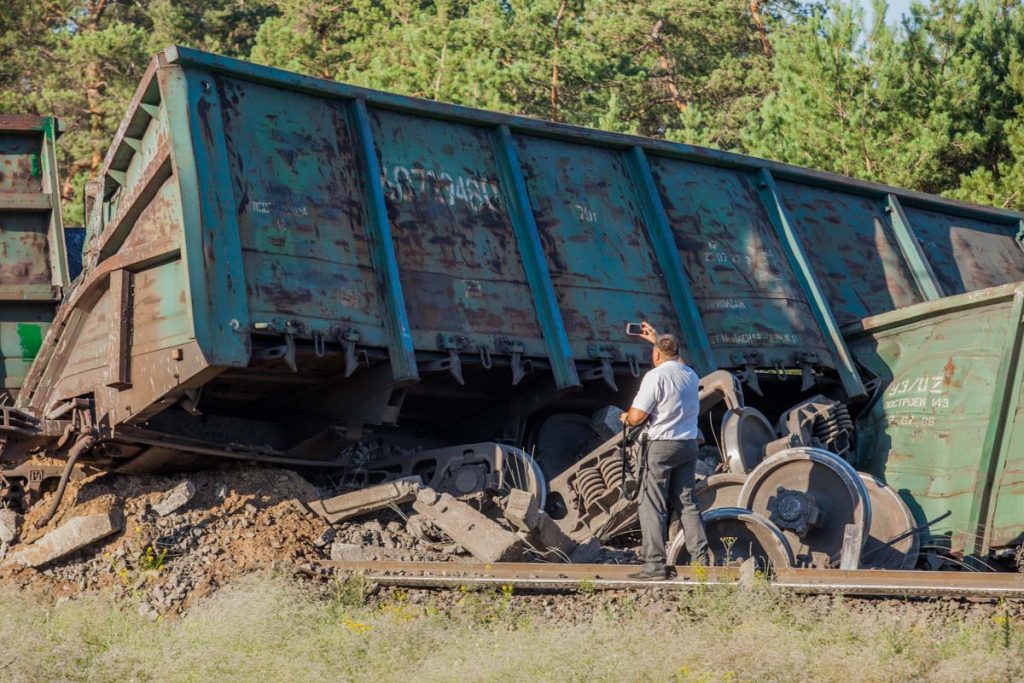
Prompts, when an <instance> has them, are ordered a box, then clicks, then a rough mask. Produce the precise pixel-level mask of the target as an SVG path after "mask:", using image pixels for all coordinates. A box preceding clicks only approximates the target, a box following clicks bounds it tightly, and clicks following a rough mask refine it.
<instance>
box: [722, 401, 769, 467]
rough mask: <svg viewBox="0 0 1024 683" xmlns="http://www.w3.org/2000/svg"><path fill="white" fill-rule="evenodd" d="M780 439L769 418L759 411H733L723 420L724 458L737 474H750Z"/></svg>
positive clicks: (740, 409)
mask: <svg viewBox="0 0 1024 683" xmlns="http://www.w3.org/2000/svg"><path fill="white" fill-rule="evenodd" d="M776 438H777V437H776V436H775V430H774V429H773V428H772V425H771V423H770V422H768V418H766V417H765V416H764V415H763V414H762V413H761V411H759V410H757V409H756V408H751V407H749V406H748V407H746V408H737V409H736V410H729V411H727V412H726V413H725V417H724V418H722V459H723V460H724V461H725V464H726V467H728V468H729V471H730V472H732V473H733V474H747V473H749V472H751V471H753V469H754V468H755V467H757V464H758V463H759V462H761V459H762V458H763V457H764V447H765V446H767V445H768V444H769V443H771V442H772V441H774V440H775V439H776Z"/></svg>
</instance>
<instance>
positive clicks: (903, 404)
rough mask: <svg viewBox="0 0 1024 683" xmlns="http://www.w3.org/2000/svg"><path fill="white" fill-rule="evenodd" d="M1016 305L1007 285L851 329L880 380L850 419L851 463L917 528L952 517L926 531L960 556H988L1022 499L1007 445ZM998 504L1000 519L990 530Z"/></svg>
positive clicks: (1014, 383)
mask: <svg viewBox="0 0 1024 683" xmlns="http://www.w3.org/2000/svg"><path fill="white" fill-rule="evenodd" d="M1022 301H1024V295H1022V294H1020V293H1019V292H1018V291H1017V290H1016V289H1014V288H1012V287H1010V286H1006V287H1002V288H997V289H993V290H987V291H986V292H984V293H977V294H968V295H961V296H957V297H949V298H946V299H942V300H939V301H936V302H928V303H925V304H921V305H918V306H913V307H910V308H906V309H902V310H899V311H894V312H891V313H887V314H883V315H880V316H876V317H873V318H868V319H866V320H864V321H863V322H862V323H860V324H858V325H856V326H851V330H850V332H849V334H848V338H849V345H850V349H851V351H852V352H853V354H854V356H855V357H856V358H857V360H858V361H859V362H860V363H861V364H863V365H864V367H866V368H867V369H868V370H869V371H871V372H872V373H874V374H875V375H877V376H878V378H879V379H880V381H881V384H880V386H879V388H878V392H877V394H876V397H875V398H874V400H873V401H872V403H871V404H870V405H869V406H868V408H867V409H866V410H865V411H864V412H863V413H862V414H861V416H860V417H859V418H858V425H857V427H858V431H857V458H858V462H859V464H860V466H861V467H863V468H864V469H867V470H868V471H871V472H872V473H873V474H876V475H878V476H880V477H882V478H883V479H884V480H885V481H886V483H888V484H889V485H890V486H892V487H893V488H895V489H896V490H897V491H899V492H900V494H901V495H902V496H903V497H904V499H905V500H906V501H907V503H908V505H909V506H910V508H911V510H912V511H913V513H914V515H915V517H916V518H917V521H918V522H921V523H924V522H925V521H927V520H929V519H933V518H935V517H938V516H939V515H941V514H942V513H944V512H946V511H947V510H951V511H952V513H953V514H952V516H951V517H949V518H948V519H947V520H945V521H943V522H942V523H940V524H939V525H937V526H936V527H933V528H932V529H930V530H929V531H928V532H927V535H928V536H929V537H930V542H932V543H936V544H941V545H943V546H946V547H950V548H952V549H953V550H954V551H957V552H967V553H968V554H970V553H975V552H979V551H987V549H988V548H989V547H993V546H997V545H1001V544H1007V543H1012V542H1013V537H1012V536H1013V533H1016V534H1019V533H1020V514H1019V513H1020V509H1021V508H1020V505H1021V492H1020V491H1019V490H1017V489H1015V488H1014V487H1013V485H1012V484H1013V481H1014V477H1015V476H1019V475H1014V472H1015V471H1017V470H1020V469H1021V464H1022V463H1021V460H1022V458H1024V453H1019V452H1015V451H1014V450H1013V449H1014V448H1015V447H1016V448H1019V443H1020V440H1021V438H1022V432H1021V431H1020V430H1021V429H1022V428H1024V423H1021V422H1016V423H1013V422H1012V420H1013V419H1014V417H1013V416H1014V415H1015V414H1016V412H1017V408H1016V407H1015V405H1014V404H1013V403H1012V402H1011V401H1010V400H1009V398H1010V397H1011V396H1016V395H1018V394H1019V391H1020V382H1021V379H1020V374H1019V369H1020V366H1019V360H1020V358H1019V356H1020V332H1021V320H1020V317H1021V302H1022ZM855 327H856V328H859V329H857V330H853V329H852V328H855ZM1007 424H1009V425H1010V426H1009V428H1008V427H1007ZM1000 471H1002V472H1003V474H1002V475H1001V476H1002V477H1003V483H1002V484H1000V483H999V476H1000V474H999V473H1000ZM1006 472H1008V474H1006ZM994 505H995V507H994ZM1014 506H1015V507H1014ZM994 509H998V510H1000V511H1001V515H1002V517H1001V518H1000V520H1001V521H1000V524H1001V526H999V525H997V526H996V527H995V528H993V527H992V526H991V525H990V524H989V523H988V520H989V519H990V518H991V516H992V512H993V510H994ZM1010 509H1015V510H1016V520H1015V522H1012V523H1010V522H1008V520H1006V519H1005V518H1006V515H1007V514H1008V510H1010ZM1007 532H1010V535H1009V536H1007ZM1018 542H1019V540H1018Z"/></svg>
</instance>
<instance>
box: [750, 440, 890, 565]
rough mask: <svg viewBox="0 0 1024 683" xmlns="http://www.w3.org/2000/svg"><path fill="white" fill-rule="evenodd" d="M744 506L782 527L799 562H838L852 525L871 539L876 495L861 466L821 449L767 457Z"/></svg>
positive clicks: (752, 480) (752, 481)
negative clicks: (862, 475)
mask: <svg viewBox="0 0 1024 683" xmlns="http://www.w3.org/2000/svg"><path fill="white" fill-rule="evenodd" d="M738 504H739V506H740V507H745V508H747V509H749V510H751V511H753V512H756V513H758V514H760V515H763V516H764V517H766V518H768V519H769V520H771V521H772V522H774V523H775V525H776V526H778V527H779V528H780V529H781V530H782V533H783V534H784V535H785V536H786V540H787V541H789V545H790V547H791V548H792V549H793V556H794V558H795V560H796V563H797V565H799V566H813V567H820V568H825V567H834V566H838V564H839V560H840V554H841V552H842V548H843V538H844V534H845V531H846V526H847V525H848V524H854V525H856V527H857V529H858V530H859V532H860V533H861V534H862V539H866V538H867V530H868V529H869V528H870V525H871V502H870V498H869V496H868V492H867V489H866V488H865V486H864V484H863V482H862V481H861V479H860V477H859V476H858V474H857V472H856V470H854V469H853V467H851V466H850V464H849V463H847V462H846V461H845V460H843V459H842V458H840V457H839V456H837V455H835V454H834V453H830V452H828V451H826V450H822V449H820V448H790V449H787V450H785V451H782V452H780V453H777V454H775V455H773V456H771V457H770V458H768V459H766V460H765V461H764V462H762V463H761V464H760V465H758V466H757V468H756V469H754V471H753V472H751V473H750V475H749V476H748V477H747V481H746V482H745V483H744V484H743V488H742V490H741V491H740V496H739V501H738ZM861 547H863V543H862V545H861Z"/></svg>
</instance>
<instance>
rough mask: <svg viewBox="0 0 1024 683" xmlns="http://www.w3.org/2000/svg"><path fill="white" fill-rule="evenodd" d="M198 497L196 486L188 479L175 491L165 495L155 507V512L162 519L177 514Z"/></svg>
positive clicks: (172, 490) (175, 488)
mask: <svg viewBox="0 0 1024 683" xmlns="http://www.w3.org/2000/svg"><path fill="white" fill-rule="evenodd" d="M195 495H196V486H195V484H193V483H192V482H191V481H189V480H188V479H186V480H185V481H183V482H181V483H180V484H178V485H177V486H175V487H174V488H173V489H171V490H170V491H168V492H167V493H165V494H164V496H163V497H162V498H161V499H160V501H159V502H158V503H157V504H156V505H154V506H153V511H154V512H156V514H158V515H160V516H161V517H166V516H167V515H169V514H172V513H174V512H177V511H178V510H180V509H181V508H183V507H185V506H186V505H188V503H189V501H190V500H192V497H193V496H195Z"/></svg>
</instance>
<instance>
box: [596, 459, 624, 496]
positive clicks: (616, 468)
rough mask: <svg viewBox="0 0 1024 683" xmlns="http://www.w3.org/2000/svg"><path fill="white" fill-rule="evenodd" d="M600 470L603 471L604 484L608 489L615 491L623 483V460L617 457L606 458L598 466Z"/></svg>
mask: <svg viewBox="0 0 1024 683" xmlns="http://www.w3.org/2000/svg"><path fill="white" fill-rule="evenodd" d="M597 467H598V469H600V470H601V476H602V477H604V484H605V486H606V487H608V488H610V489H613V488H615V487H617V486H618V485H619V483H620V482H621V481H622V475H623V464H622V458H620V457H618V456H617V455H615V456H611V455H609V456H608V457H606V458H604V459H603V460H601V462H600V463H598V465H597Z"/></svg>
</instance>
